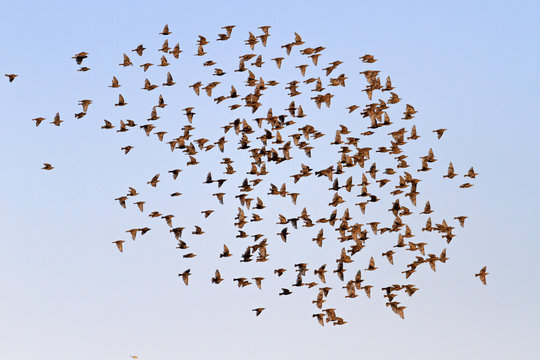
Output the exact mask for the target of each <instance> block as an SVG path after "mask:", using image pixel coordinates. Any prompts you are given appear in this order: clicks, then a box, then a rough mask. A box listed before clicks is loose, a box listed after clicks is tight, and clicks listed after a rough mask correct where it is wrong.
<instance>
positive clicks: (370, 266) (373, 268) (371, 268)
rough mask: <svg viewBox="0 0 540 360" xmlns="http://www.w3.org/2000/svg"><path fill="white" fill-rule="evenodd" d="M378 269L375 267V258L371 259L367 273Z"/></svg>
mask: <svg viewBox="0 0 540 360" xmlns="http://www.w3.org/2000/svg"><path fill="white" fill-rule="evenodd" d="M377 269H378V268H377V267H376V266H375V260H374V259H373V256H372V257H371V258H370V259H369V266H368V267H367V269H364V270H366V271H373V270H377Z"/></svg>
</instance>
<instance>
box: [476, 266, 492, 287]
mask: <svg viewBox="0 0 540 360" xmlns="http://www.w3.org/2000/svg"><path fill="white" fill-rule="evenodd" d="M486 269H487V266H484V267H483V268H482V269H480V272H478V274H474V276H475V277H477V276H478V277H479V278H480V281H481V282H482V284H484V285H486V284H487V283H486V276H487V275H488V274H489V273H488V272H486Z"/></svg>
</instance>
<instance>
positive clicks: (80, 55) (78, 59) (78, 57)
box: [72, 51, 88, 65]
mask: <svg viewBox="0 0 540 360" xmlns="http://www.w3.org/2000/svg"><path fill="white" fill-rule="evenodd" d="M87 57H88V53H87V52H85V51H82V52H80V53H78V54H75V56H73V57H72V59H75V62H76V63H77V65H81V64H82V62H83V60H84V59H86V58H87Z"/></svg>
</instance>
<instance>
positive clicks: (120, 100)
mask: <svg viewBox="0 0 540 360" xmlns="http://www.w3.org/2000/svg"><path fill="white" fill-rule="evenodd" d="M125 105H127V102H125V100H124V97H123V96H122V94H118V103H117V104H114V106H125Z"/></svg>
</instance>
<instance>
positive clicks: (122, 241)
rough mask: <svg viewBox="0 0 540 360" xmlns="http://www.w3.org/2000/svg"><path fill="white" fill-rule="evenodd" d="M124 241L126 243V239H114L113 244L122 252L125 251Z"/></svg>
mask: <svg viewBox="0 0 540 360" xmlns="http://www.w3.org/2000/svg"><path fill="white" fill-rule="evenodd" d="M123 243H125V241H124V240H116V241H113V244H116V247H117V248H118V250H119V251H120V252H124V247H123V245H122V244H123Z"/></svg>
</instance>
